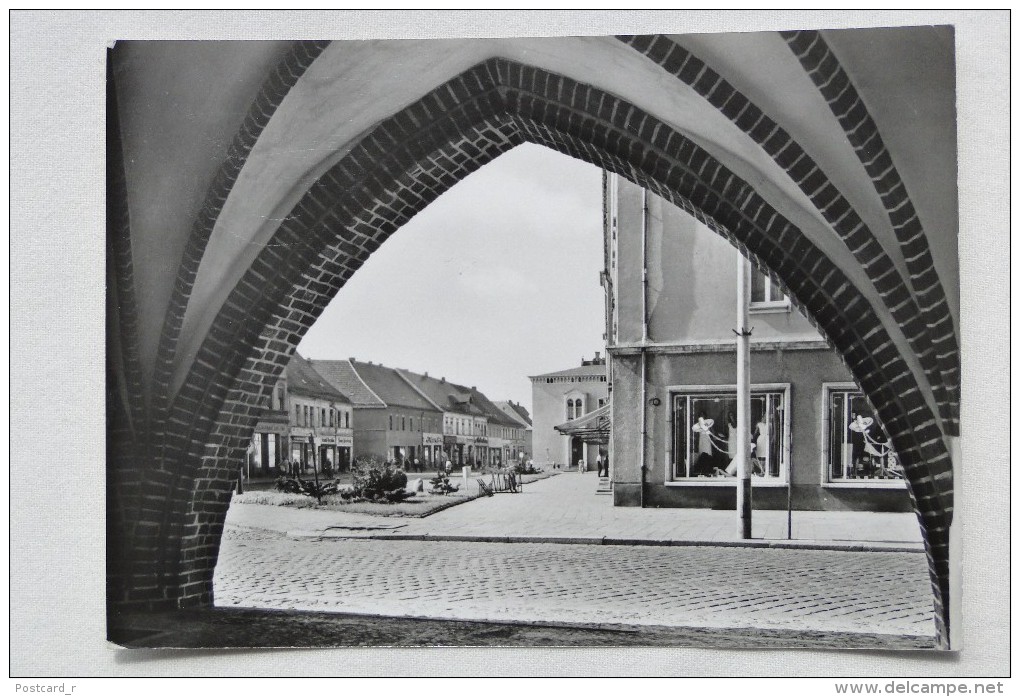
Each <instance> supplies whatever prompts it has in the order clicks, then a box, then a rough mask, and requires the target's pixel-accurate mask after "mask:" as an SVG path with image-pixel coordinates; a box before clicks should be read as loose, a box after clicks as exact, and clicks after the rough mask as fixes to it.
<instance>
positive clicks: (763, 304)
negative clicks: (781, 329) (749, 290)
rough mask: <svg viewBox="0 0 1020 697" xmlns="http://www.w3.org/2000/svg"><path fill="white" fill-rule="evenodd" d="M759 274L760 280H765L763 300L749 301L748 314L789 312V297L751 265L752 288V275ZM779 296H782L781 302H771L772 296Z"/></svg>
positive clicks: (766, 275) (768, 277) (769, 278)
mask: <svg viewBox="0 0 1020 697" xmlns="http://www.w3.org/2000/svg"><path fill="white" fill-rule="evenodd" d="M756 273H757V274H761V276H762V278H764V279H765V300H759V301H757V302H755V301H754V300H752V301H751V303H750V305H748V312H750V313H757V314H760V313H763V312H789V311H790V309H791V305H790V296H788V295H786V294H785V293H783V291H782V290H781V289H780V288H779V287H778V286H777V285H776V284H775V283H774V282H773V281H772V277H771V276H769V275H768V274H767V273H765V272H764V271H761V270H759V269H758V267H757V266H755V265H754V264H751V278H752V286H753V279H754V274H756ZM775 294H779V295H782V296H783V299H782V300H773V299H772V296H773V295H775Z"/></svg>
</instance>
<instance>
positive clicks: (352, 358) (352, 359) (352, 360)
mask: <svg viewBox="0 0 1020 697" xmlns="http://www.w3.org/2000/svg"><path fill="white" fill-rule="evenodd" d="M347 360H349V361H350V362H351V363H353V362H354V361H356V360H358V359H357V358H355V357H354V356H351V357H350V358H348V359H347Z"/></svg>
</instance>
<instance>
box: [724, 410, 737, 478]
mask: <svg viewBox="0 0 1020 697" xmlns="http://www.w3.org/2000/svg"><path fill="white" fill-rule="evenodd" d="M726 431H727V434H726V455H727V457H729V458H730V461H729V464H727V465H726V471H725V473H726V475H727V476H730V477H736V476H737V415H736V414H734V413H733V410H732V409H730V410H729V411H728V412H726Z"/></svg>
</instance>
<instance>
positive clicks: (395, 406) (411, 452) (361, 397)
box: [314, 358, 442, 470]
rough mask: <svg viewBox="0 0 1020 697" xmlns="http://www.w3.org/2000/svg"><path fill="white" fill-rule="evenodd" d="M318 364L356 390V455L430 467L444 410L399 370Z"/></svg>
mask: <svg viewBox="0 0 1020 697" xmlns="http://www.w3.org/2000/svg"><path fill="white" fill-rule="evenodd" d="M314 365H315V366H316V367H317V368H318V369H319V370H320V371H321V373H322V374H323V375H324V376H326V378H327V379H329V380H330V381H331V383H332V384H334V385H336V386H338V387H340V388H341V389H346V390H348V391H349V392H350V394H351V400H352V402H353V407H354V411H355V413H356V416H357V424H358V425H357V428H356V430H355V440H356V441H357V443H358V447H357V450H356V453H355V456H356V457H361V458H369V457H371V458H375V459H378V460H382V461H384V462H393V463H396V464H398V465H400V466H401V467H404V468H407V469H409V470H410V469H414V467H415V463H416V462H417V463H418V465H417V466H418V468H428V467H431V463H432V462H434V458H435V449H434V448H435V446H434V445H433V443H432V441H434V439H435V434H436V433H437V432H438V430H439V428H440V426H441V423H442V412H441V411H439V410H438V409H436V408H435V407H434V406H433V405H432V403H431V402H429V401H428V400H427V399H425V398H423V397H422V396H421V395H420V394H419V393H418V392H417V391H416V390H414V389H412V388H411V387H410V386H409V385H408V384H407V383H406V381H405V380H404V379H403V378H401V376H400V372H399V371H398V370H396V369H395V368H389V367H386V366H384V365H380V364H378V363H372V362H370V361H369V362H365V361H357V360H355V359H353V358H351V359H348V360H321V361H315V362H314Z"/></svg>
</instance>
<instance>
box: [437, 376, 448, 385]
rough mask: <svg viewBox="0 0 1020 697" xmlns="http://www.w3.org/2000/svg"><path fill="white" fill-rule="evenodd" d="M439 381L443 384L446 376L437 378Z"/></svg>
mask: <svg viewBox="0 0 1020 697" xmlns="http://www.w3.org/2000/svg"><path fill="white" fill-rule="evenodd" d="M439 382H441V383H444V384H445V383H446V376H445V375H444V376H443V377H441V378H439Z"/></svg>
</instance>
